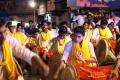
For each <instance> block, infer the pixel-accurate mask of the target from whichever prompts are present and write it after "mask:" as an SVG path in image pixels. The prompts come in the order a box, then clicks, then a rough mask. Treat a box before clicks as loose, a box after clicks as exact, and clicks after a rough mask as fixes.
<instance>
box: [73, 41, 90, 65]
mask: <svg viewBox="0 0 120 80" xmlns="http://www.w3.org/2000/svg"><path fill="white" fill-rule="evenodd" d="M77 53H78V54H79V53H82V56H83V58H84V59H89V58H91V55H90V52H89V48H88V44H87V41H86V40H84V39H83V41H82V43H81V46H80V45H79V44H78V43H76V42H72V62H73V64H74V65H77V64H80V65H81V66H91V63H87V62H84V63H83V62H81V61H79V60H78V59H77V57H76V56H77Z"/></svg>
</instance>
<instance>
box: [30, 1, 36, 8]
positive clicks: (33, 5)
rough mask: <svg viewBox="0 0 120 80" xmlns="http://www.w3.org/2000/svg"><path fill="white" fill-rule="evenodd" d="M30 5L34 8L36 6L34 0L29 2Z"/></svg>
mask: <svg viewBox="0 0 120 80" xmlns="http://www.w3.org/2000/svg"><path fill="white" fill-rule="evenodd" d="M29 5H30V7H32V8H34V7H35V6H36V3H35V1H34V0H32V1H30V2H29Z"/></svg>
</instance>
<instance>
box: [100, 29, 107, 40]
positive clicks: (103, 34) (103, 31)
mask: <svg viewBox="0 0 120 80" xmlns="http://www.w3.org/2000/svg"><path fill="white" fill-rule="evenodd" d="M99 31H100V39H108V29H107V27H106V28H105V29H102V28H100V30H99Z"/></svg>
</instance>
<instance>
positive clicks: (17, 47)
mask: <svg viewBox="0 0 120 80" xmlns="http://www.w3.org/2000/svg"><path fill="white" fill-rule="evenodd" d="M6 40H7V41H8V42H9V44H10V46H11V47H12V52H13V56H15V57H17V58H20V59H23V60H25V61H26V62H28V63H29V64H30V65H31V59H32V57H33V56H38V55H37V54H35V53H33V52H31V51H30V50H29V49H27V48H25V46H22V45H21V44H19V42H18V41H17V40H16V39H15V38H14V37H12V36H6Z"/></svg>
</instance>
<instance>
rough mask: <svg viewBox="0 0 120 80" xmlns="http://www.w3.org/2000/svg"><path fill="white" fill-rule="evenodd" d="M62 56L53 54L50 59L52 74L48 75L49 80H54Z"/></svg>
mask: <svg viewBox="0 0 120 80" xmlns="http://www.w3.org/2000/svg"><path fill="white" fill-rule="evenodd" d="M60 59H61V55H60V54H58V53H56V54H53V56H51V57H50V59H49V61H48V64H49V67H50V73H49V75H48V80H53V76H54V74H55V72H56V71H57V68H58V67H59V66H60V63H61V60H60Z"/></svg>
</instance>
